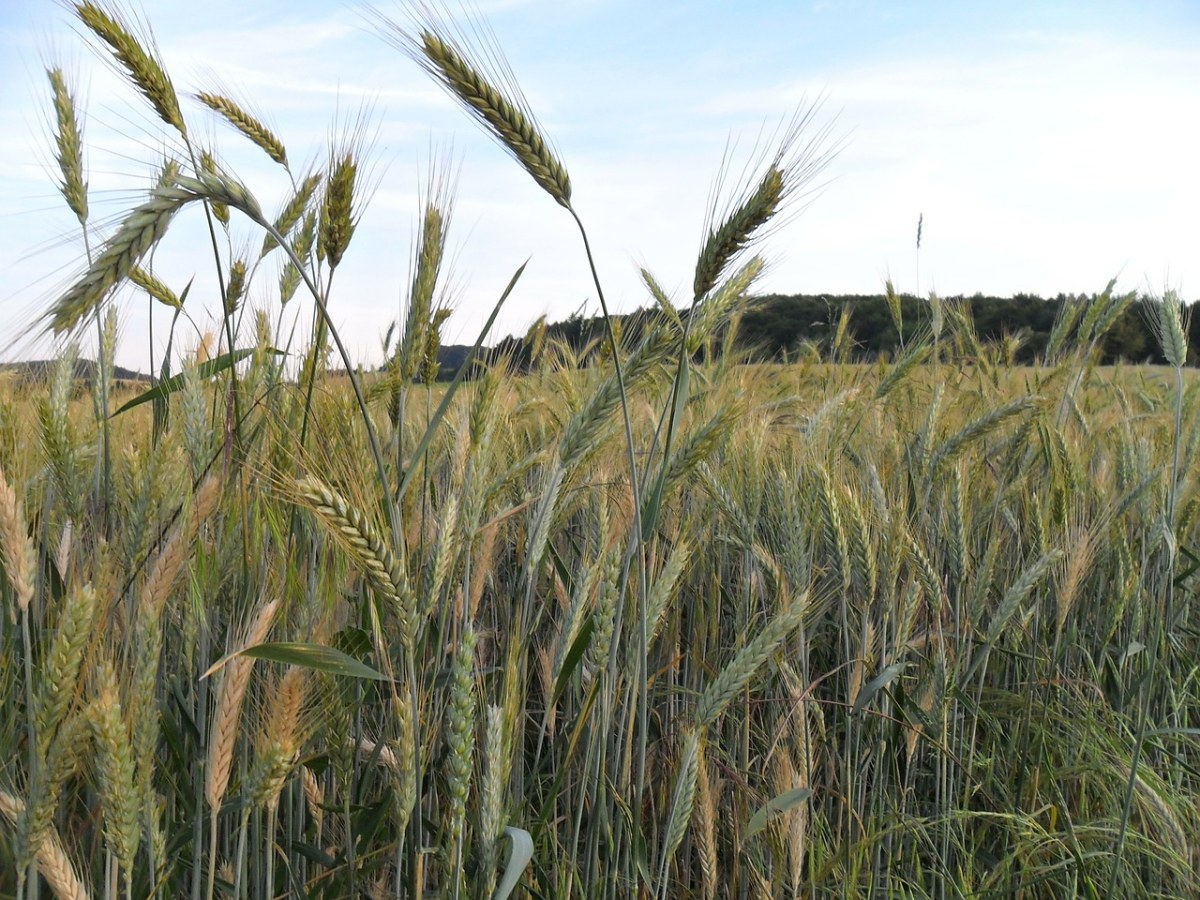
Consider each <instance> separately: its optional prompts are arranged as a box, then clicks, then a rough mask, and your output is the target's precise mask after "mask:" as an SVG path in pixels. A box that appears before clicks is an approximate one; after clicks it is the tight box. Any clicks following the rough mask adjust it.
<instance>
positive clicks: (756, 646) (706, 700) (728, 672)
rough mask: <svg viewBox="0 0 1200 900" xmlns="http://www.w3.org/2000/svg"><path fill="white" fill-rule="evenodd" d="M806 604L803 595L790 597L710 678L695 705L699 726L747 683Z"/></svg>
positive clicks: (708, 723) (711, 719)
mask: <svg viewBox="0 0 1200 900" xmlns="http://www.w3.org/2000/svg"><path fill="white" fill-rule="evenodd" d="M807 607H808V598H807V595H805V596H803V597H801V598H799V599H797V600H793V601H792V602H791V604H790V605H789V606H787V607H786V608H785V609H784V610H783V611H782V612H780V613H779V614H778V615H776V616H775V618H774V619H772V620H771V621H770V622H768V623H767V625H766V627H764V628H763V630H762V631H760V632H759V633H758V634H757V635H755V636H754V637H753V638H752V639H751V640H750V641H748V642H747V643H746V645H745V646H744V647H743V648H742V649H741V650H740V651H738V654H737V655H736V656H735V657H734V658H733V660H732V661H731V662H730V663H729V664H728V665H726V666H725V668H724V669H722V670H721V672H720V673H719V674H718V675H717V677H716V678H714V679H713V681H712V683H711V684H709V686H708V688H707V689H706V690H705V691H704V693H703V694H702V695H701V697H700V702H699V703H698V704H697V706H696V714H695V721H696V724H697V725H698V726H699V727H700V728H708V727H709V726H711V725H712V724H713V723H714V722H715V721H716V720H717V719H718V718H719V717H720V715H721V713H723V712H724V711H725V708H726V707H727V706H728V705H729V703H730V701H732V700H733V698H734V697H736V696H737V695H738V693H739V692H740V691H742V690H743V689H744V688H745V687H746V685H748V684H749V683H750V679H752V678H753V677H754V675H755V673H757V672H758V670H759V669H760V668H761V667H762V665H763V663H765V662H766V661H767V660H768V659H769V658H770V657H771V655H772V654H773V653H774V652H775V650H776V649H778V647H779V645H780V644H782V643H783V642H784V640H785V639H786V638H787V636H788V635H789V634H791V633H792V631H793V630H794V629H795V628H796V627H797V626H798V625H799V624H800V621H801V619H803V617H804V613H805V611H806V610H807Z"/></svg>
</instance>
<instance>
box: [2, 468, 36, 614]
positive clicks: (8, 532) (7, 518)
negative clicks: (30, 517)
mask: <svg viewBox="0 0 1200 900" xmlns="http://www.w3.org/2000/svg"><path fill="white" fill-rule="evenodd" d="M23 507H24V504H23V503H22V502H21V500H20V499H19V498H18V497H17V492H16V490H15V489H14V488H13V487H12V485H10V484H9V483H8V479H6V478H5V477H4V470H3V469H0V562H3V563H4V574H5V575H6V576H7V577H8V583H9V584H10V585H12V589H13V593H14V594H15V595H16V600H17V609H19V610H20V611H21V612H24V611H25V610H26V609H28V608H29V602H30V601H31V600H32V599H33V577H34V572H35V571H36V570H37V561H36V560H37V556H36V554H35V553H34V549H33V541H31V540H30V539H29V530H28V528H27V526H26V524H25V511H24V508H23Z"/></svg>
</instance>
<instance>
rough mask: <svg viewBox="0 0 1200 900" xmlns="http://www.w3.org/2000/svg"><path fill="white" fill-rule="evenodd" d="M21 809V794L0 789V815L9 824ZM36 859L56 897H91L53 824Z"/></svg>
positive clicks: (77, 899)
mask: <svg viewBox="0 0 1200 900" xmlns="http://www.w3.org/2000/svg"><path fill="white" fill-rule="evenodd" d="M24 811H25V804H24V802H22V801H21V799H20V798H18V797H14V796H13V795H12V794H10V793H8V792H7V791H3V790H0V816H3V817H4V818H6V819H8V821H9V824H10V825H15V824H16V823H17V820H18V819H19V818H20V817H21V815H22V813H24ZM37 860H38V871H39V872H41V873H42V875H43V876H44V877H45V879H46V882H47V883H48V884H49V885H50V889H51V890H52V891H54V896H55V897H57V898H58V900H88V898H89V897H91V894H89V893H88V890H87V888H86V887H84V886H83V882H82V881H81V880H80V878H79V874H78V873H77V872H76V871H75V865H74V863H72V862H71V858H70V857H69V856H67V851H66V850H65V849H63V845H62V840H61V839H60V838H59V836H58V832H57V831H55V830H54V828H53V827H51V829H50V833H49V834H48V835H47V836H46V838H45V840H43V841H42V845H41V847H39V848H38V852H37Z"/></svg>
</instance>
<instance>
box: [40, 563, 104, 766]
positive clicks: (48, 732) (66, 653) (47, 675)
mask: <svg viewBox="0 0 1200 900" xmlns="http://www.w3.org/2000/svg"><path fill="white" fill-rule="evenodd" d="M95 611H96V592H95V591H94V590H92V586H91V585H90V584H88V585H84V586H83V587H79V588H74V589H73V590H72V591H71V592H70V593H69V594H68V595H67V599H66V603H65V604H64V606H63V610H62V613H61V614H60V616H59V621H58V629H57V631H56V632H55V634H54V640H53V641H52V642H51V644H50V652H49V654H48V655H47V656H46V659H45V663H44V664H43V666H42V682H41V684H40V685H39V688H40V689H39V691H38V694H37V699H36V702H35V704H34V706H35V719H36V722H37V743H38V752H39V754H40V755H41V756H42V757H43V758H44V757H45V755H46V753H47V752H48V751H49V748H50V743H51V741H52V740H53V738H54V734H55V732H56V731H57V730H58V726H59V725H60V724H61V723H62V721H63V717H64V716H65V715H66V713H67V707H68V705H69V704H70V702H71V698H72V697H73V696H74V694H75V687H76V683H77V682H78V679H79V667H80V663H81V662H82V661H83V648H84V645H85V644H86V643H87V639H88V637H89V636H90V635H91V629H92V620H93V618H94V614H95Z"/></svg>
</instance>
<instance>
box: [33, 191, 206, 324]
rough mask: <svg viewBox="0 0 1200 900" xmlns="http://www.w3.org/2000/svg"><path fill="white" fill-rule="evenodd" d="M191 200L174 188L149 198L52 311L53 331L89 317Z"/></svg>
mask: <svg viewBox="0 0 1200 900" xmlns="http://www.w3.org/2000/svg"><path fill="white" fill-rule="evenodd" d="M192 199H195V198H194V197H193V196H192V195H190V194H188V193H185V192H183V191H180V190H178V189H177V188H175V187H171V186H166V187H158V188H155V190H154V192H153V193H152V194H151V195H150V199H149V200H147V201H146V202H145V203H143V204H142V205H141V206H138V207H137V208H136V209H134V210H133V212H131V213H130V214H129V215H128V216H127V217H126V219H125V221H123V222H122V223H121V227H120V228H118V229H117V233H116V234H114V235H113V236H112V237H111V238H110V239H109V241H108V243H107V244H105V246H104V249H103V250H102V251H101V252H100V255H99V256H97V257H96V260H95V261H94V262H93V263H92V264H91V266H89V267H88V270H87V272H85V273H84V275H83V277H82V278H80V279H79V281H77V282H75V284H74V285H73V286H72V287H71V288H70V289H68V290H67V292H66V293H65V294H63V295H62V297H60V298H59V299H58V301H57V302H56V303H55V304H54V306H53V307H52V308H51V310H50V313H49V314H48V318H49V319H50V327H51V330H53V331H54V333H55V334H62V333H63V332H64V331H69V330H70V329H71V328H73V327H74V326H75V325H76V324H77V323H79V322H80V321H82V320H83V319H84V318H86V317H87V316H88V315H90V314H91V313H92V311H93V310H94V309H95V308H96V307H97V306H98V305H99V304H100V303H101V302H102V301H103V300H104V298H105V296H107V294H108V292H109V291H110V290H112V288H113V287H115V286H116V285H117V284H118V283H119V282H121V281H122V280H123V279H125V278H126V277H128V276H129V275H130V273H131V272H132V270H133V268H134V267H135V266H136V265H137V264H138V263H139V262H140V261H141V259H142V257H143V256H145V255H146V254H147V253H148V252H149V250H150V248H151V247H153V246H154V245H155V244H156V243H157V242H158V241H159V240H161V239H162V237H163V235H165V234H166V233H167V226H169V225H170V224H171V219H172V218H173V217H174V216H175V213H177V212H179V209H180V207H181V206H183V205H184V204H185V203H187V202H188V201H190V200H192Z"/></svg>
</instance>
